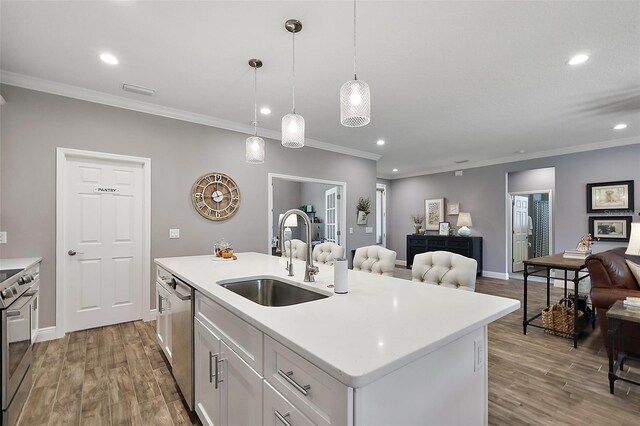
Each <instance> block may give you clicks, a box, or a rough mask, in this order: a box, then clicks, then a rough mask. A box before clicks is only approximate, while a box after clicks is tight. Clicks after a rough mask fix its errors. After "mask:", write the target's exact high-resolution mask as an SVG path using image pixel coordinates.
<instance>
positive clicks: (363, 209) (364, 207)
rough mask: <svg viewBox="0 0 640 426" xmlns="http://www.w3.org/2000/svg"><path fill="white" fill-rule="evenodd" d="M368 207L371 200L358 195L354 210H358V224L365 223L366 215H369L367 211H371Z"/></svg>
mask: <svg viewBox="0 0 640 426" xmlns="http://www.w3.org/2000/svg"><path fill="white" fill-rule="evenodd" d="M370 208H371V200H369V197H367V198H364V197H360V198H359V199H358V204H356V210H357V211H358V221H357V224H358V225H366V224H367V216H368V215H369V213H371V211H370Z"/></svg>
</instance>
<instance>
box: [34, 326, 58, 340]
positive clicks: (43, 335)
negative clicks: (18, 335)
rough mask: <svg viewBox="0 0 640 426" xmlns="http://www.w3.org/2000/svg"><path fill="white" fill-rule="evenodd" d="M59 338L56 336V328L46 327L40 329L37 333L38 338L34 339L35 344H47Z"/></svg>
mask: <svg viewBox="0 0 640 426" xmlns="http://www.w3.org/2000/svg"><path fill="white" fill-rule="evenodd" d="M57 338H58V336H57V335H56V327H55V326H53V327H44V328H39V329H38V330H37V331H36V336H35V338H34V339H33V340H34V341H35V342H46V341H47V340H54V339H57Z"/></svg>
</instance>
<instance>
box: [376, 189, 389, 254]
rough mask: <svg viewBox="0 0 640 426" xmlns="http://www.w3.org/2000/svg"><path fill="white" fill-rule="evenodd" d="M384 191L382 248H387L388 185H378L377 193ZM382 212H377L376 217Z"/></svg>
mask: <svg viewBox="0 0 640 426" xmlns="http://www.w3.org/2000/svg"><path fill="white" fill-rule="evenodd" d="M380 189H381V190H382V203H381V204H382V206H381V207H382V219H381V222H380V223H382V247H384V248H387V185H385V184H384V183H376V191H377V190H380ZM378 214H380V212H376V215H378Z"/></svg>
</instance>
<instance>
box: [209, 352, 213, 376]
mask: <svg viewBox="0 0 640 426" xmlns="http://www.w3.org/2000/svg"><path fill="white" fill-rule="evenodd" d="M212 360H213V354H212V353H211V351H209V383H213V366H212V365H211V361H212Z"/></svg>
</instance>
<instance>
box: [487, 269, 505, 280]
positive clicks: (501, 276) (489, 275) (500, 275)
mask: <svg viewBox="0 0 640 426" xmlns="http://www.w3.org/2000/svg"><path fill="white" fill-rule="evenodd" d="M482 276H483V277H485V278H496V279H498V280H508V279H509V274H507V273H506V272H493V271H482Z"/></svg>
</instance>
